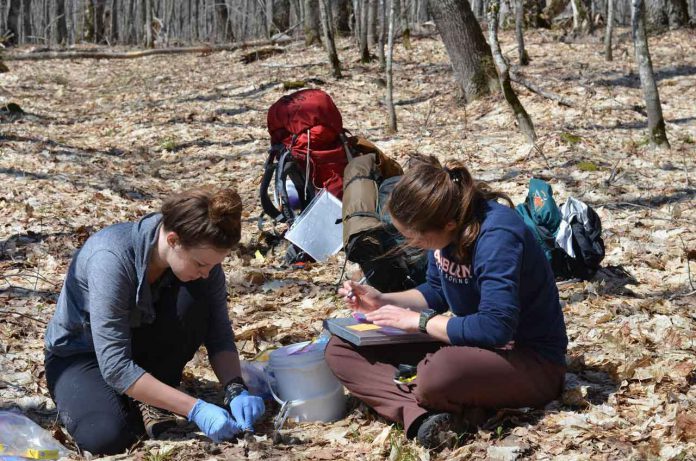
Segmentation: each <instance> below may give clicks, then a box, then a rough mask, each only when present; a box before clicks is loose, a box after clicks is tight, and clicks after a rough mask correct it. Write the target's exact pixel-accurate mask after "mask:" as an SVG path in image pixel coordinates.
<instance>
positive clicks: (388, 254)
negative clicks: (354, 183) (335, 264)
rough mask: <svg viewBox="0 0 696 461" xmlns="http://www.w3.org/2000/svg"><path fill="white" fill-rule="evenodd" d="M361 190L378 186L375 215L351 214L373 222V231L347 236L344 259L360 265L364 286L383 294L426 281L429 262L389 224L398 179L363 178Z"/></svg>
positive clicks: (370, 229)
mask: <svg viewBox="0 0 696 461" xmlns="http://www.w3.org/2000/svg"><path fill="white" fill-rule="evenodd" d="M362 179H365V181H361V183H362V184H361V186H362V187H367V188H370V187H374V186H371V185H370V182H372V181H374V183H377V184H378V193H377V204H376V208H375V211H374V212H362V213H354V215H359V216H362V217H368V215H371V216H369V218H376V219H377V221H376V224H377V225H375V226H373V227H370V228H367V229H365V230H361V231H359V232H357V233H354V234H350V235H349V236H348V241H347V244H346V245H345V250H346V259H348V260H349V261H353V262H355V263H357V264H358V265H360V268H361V269H362V271H363V273H364V274H365V275H366V278H367V283H368V284H370V285H372V286H373V287H375V288H377V289H378V290H379V291H381V292H383V293H391V292H397V291H404V290H408V289H411V288H414V287H416V286H418V285H420V284H421V283H423V282H424V281H425V273H426V270H427V265H428V258H427V256H426V253H425V252H424V251H423V250H420V249H417V248H413V247H409V246H407V245H406V241H405V239H404V237H403V236H402V235H401V234H400V233H399V232H398V231H397V230H396V228H395V227H394V225H393V224H392V220H391V216H390V215H389V213H388V211H387V210H386V206H385V205H386V203H387V201H388V200H389V196H390V195H391V191H392V190H393V189H394V186H395V185H396V183H397V182H398V181H399V179H401V176H392V177H390V178H387V179H384V180H382V179H381V178H379V177H374V178H362Z"/></svg>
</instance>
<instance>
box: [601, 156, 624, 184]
mask: <svg viewBox="0 0 696 461" xmlns="http://www.w3.org/2000/svg"><path fill="white" fill-rule="evenodd" d="M619 163H621V159H618V160H617V161H616V163H614V166H613V167H612V169H611V174H610V175H609V177H608V178H607V179H605V180H604V184H605V185H607V186H610V185H611V183H612V182H614V181H615V180H616V172H617V171H618V169H619Z"/></svg>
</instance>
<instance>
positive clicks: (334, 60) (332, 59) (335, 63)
mask: <svg viewBox="0 0 696 461" xmlns="http://www.w3.org/2000/svg"><path fill="white" fill-rule="evenodd" d="M327 2H328V0H319V14H320V17H321V30H322V32H323V33H324V47H325V48H326V52H327V53H328V54H329V63H330V64H331V72H332V74H333V76H334V77H335V78H341V77H342V75H341V61H339V60H338V53H336V44H335V43H334V38H333V31H332V27H331V23H332V22H333V18H332V17H331V7H330V6H329V5H328V4H327Z"/></svg>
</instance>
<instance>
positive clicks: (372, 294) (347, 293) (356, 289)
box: [338, 280, 386, 313]
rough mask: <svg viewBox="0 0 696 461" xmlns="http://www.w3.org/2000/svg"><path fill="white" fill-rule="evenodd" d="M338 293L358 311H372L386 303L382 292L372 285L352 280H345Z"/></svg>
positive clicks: (349, 305) (348, 304)
mask: <svg viewBox="0 0 696 461" xmlns="http://www.w3.org/2000/svg"><path fill="white" fill-rule="evenodd" d="M338 294H339V295H341V296H343V299H344V301H345V302H346V305H347V306H348V307H349V308H350V309H352V310H354V311H357V312H363V313H367V312H372V311H374V310H377V309H379V308H380V307H382V306H383V305H385V304H386V303H385V302H384V301H383V300H382V297H383V295H382V292H380V291H379V290H378V289H377V288H375V287H371V286H370V285H360V284H359V283H357V282H353V281H352V280H347V281H345V282H343V287H342V288H339V289H338Z"/></svg>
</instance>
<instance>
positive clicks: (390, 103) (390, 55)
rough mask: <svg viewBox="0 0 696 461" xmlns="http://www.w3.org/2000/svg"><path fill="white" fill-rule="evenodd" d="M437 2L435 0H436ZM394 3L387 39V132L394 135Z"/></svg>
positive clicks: (395, 129)
mask: <svg viewBox="0 0 696 461" xmlns="http://www.w3.org/2000/svg"><path fill="white" fill-rule="evenodd" d="M436 1H437V0H436ZM396 6H397V5H396V1H394V0H392V2H391V8H389V38H388V40H387V63H386V64H387V66H386V73H387V95H386V98H385V99H386V103H387V111H389V120H388V122H389V124H388V131H389V132H391V133H396V132H397V131H398V126H397V124H396V110H395V109H394V81H393V75H392V63H393V61H394V22H395V21H396V14H397V12H396Z"/></svg>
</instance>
